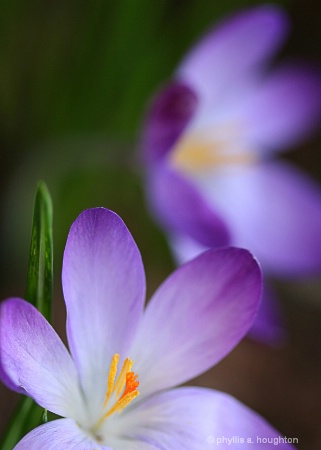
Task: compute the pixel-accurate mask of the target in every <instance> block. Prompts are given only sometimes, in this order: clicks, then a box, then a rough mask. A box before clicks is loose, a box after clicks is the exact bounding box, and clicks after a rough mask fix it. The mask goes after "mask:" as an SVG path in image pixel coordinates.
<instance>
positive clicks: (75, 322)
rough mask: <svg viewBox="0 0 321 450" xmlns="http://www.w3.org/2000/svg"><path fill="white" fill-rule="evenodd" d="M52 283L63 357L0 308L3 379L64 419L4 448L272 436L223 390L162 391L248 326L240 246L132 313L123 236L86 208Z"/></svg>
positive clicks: (46, 333) (7, 306) (246, 276)
mask: <svg viewBox="0 0 321 450" xmlns="http://www.w3.org/2000/svg"><path fill="white" fill-rule="evenodd" d="M62 284H63V291H64V297H65V302H66V307H67V336H68V343H69V348H70V353H71V354H70V353H69V352H68V350H67V349H66V347H65V346H64V344H63V343H62V341H61V340H60V338H59V337H58V335H57V334H56V332H55V331H54V330H53V328H52V327H51V326H50V325H49V324H48V322H47V321H46V320H45V319H44V317H43V316H42V315H41V314H40V313H39V311H38V310H37V309H35V308H34V307H33V306H32V305H31V304H29V303H27V302H26V301H24V300H22V299H19V298H10V299H7V300H5V301H4V302H3V303H2V304H1V308H0V358H1V359H0V361H1V366H0V367H1V378H2V380H3V382H4V383H5V384H6V385H7V386H8V387H10V388H12V389H14V390H16V391H19V392H21V393H23V394H26V395H29V396H31V397H32V398H34V399H35V401H36V402H37V403H38V404H39V405H41V406H42V407H44V408H47V409H48V410H49V411H52V412H54V413H56V414H58V415H60V416H62V417H64V418H62V419H58V420H55V421H52V422H49V423H46V424H44V425H42V426H40V427H38V428H36V429H34V430H33V431H31V432H30V433H29V434H28V435H27V436H26V437H24V438H23V439H22V440H21V441H20V442H19V443H18V444H17V446H16V447H15V449H16V450H23V449H25V450H30V449H33V450H43V449H46V450H50V449H55V450H68V449H73V450H76V449H79V450H94V449H96V450H98V449H101V450H102V449H104V450H138V449H139V450H152V449H160V448H162V449H164V450H165V449H166V450H172V449H175V450H180V449H182V450H183V449H184V450H199V449H204V448H213V443H215V439H217V438H218V437H223V436H224V437H225V438H227V437H228V438H230V439H232V438H233V436H242V438H243V437H244V438H246V439H252V440H253V442H255V443H256V442H257V436H259V437H260V436H261V437H264V438H265V439H267V438H270V439H272V438H275V439H276V438H278V433H277V432H276V431H275V430H273V429H272V428H271V427H270V426H269V425H268V424H267V423H266V422H265V421H264V420H263V419H262V418H260V416H258V415H257V414H256V413H254V412H253V411H251V410H250V409H248V408H247V407H245V406H243V405H242V404H241V403H239V402H238V401H237V400H235V399H234V398H232V397H230V396H229V395H227V394H224V393H221V392H217V391H214V390H211V389H205V388H198V387H180V388H175V389H172V388H173V387H174V386H176V385H178V384H180V383H184V382H185V381H187V380H189V379H190V378H192V377H195V376H197V375H199V374H200V373H202V372H204V371H205V370H207V369H209V368H210V367H211V366H213V364H215V363H216V362H218V361H219V360H220V359H221V358H223V357H224V356H225V355H226V354H227V353H228V352H229V351H230V350H231V349H232V348H233V347H234V346H235V345H236V344H237V343H238V342H239V340H240V339H241V338H242V336H243V335H244V334H245V333H246V331H247V329H248V327H249V326H250V324H251V322H252V320H253V317H254V315H255V312H256V309H257V304H258V301H259V297H260V290H261V274H260V269H259V267H258V264H257V263H256V261H255V260H254V259H253V257H252V256H251V255H250V254H249V253H248V252H247V251H246V250H241V249H236V248H225V249H218V250H210V251H208V252H206V253H204V254H202V255H200V256H199V257H197V258H196V259H195V260H193V261H191V262H189V263H187V264H185V265H184V266H182V267H180V268H179V269H178V270H177V271H176V272H174V273H173V274H172V275H171V276H170V277H169V278H168V279H167V280H166V281H165V282H164V283H163V284H162V285H161V286H160V288H159V289H158V290H157V291H156V292H155V294H154V296H153V298H152V299H151V301H150V303H149V304H148V306H147V308H146V310H145V311H143V306H144V296H145V277H144V269H143V264H142V260H141V256H140V253H139V251H138V249H137V247H136V245H135V242H134V240H133V238H132V236H131V235H130V233H129V231H128V230H127V228H126V226H125V225H124V223H123V222H122V221H121V219H120V218H119V217H118V216H117V215H116V214H115V213H113V212H111V211H108V210H106V209H104V208H96V209H91V210H86V211H84V212H83V213H82V214H81V215H80V216H79V217H78V219H77V220H76V221H75V223H74V224H73V225H72V227H71V230H70V233H69V236H68V240H67V244H66V249H65V253H64V261H63V271H62ZM228 445H229V444H228V443H227V441H226V444H224V445H223V444H222V445H220V448H222V449H225V448H230V447H228ZM264 445H265V444H264V443H262V444H261V443H258V444H256V445H255V448H262V449H263V448H265V447H264ZM279 445H280V448H282V449H290V448H292V446H291V445H288V444H287V443H283V444H279ZM233 448H239V445H235V446H234V447H233ZM242 448H243V447H242Z"/></svg>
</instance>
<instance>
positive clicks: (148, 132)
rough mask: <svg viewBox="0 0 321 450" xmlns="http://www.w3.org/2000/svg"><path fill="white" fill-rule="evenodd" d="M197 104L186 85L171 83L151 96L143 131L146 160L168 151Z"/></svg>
mask: <svg viewBox="0 0 321 450" xmlns="http://www.w3.org/2000/svg"><path fill="white" fill-rule="evenodd" d="M196 107H197V99H196V96H195V94H194V92H193V91H192V90H191V89H190V88H189V87H188V86H187V85H185V84H183V83H180V82H178V81H176V82H172V83H171V84H169V85H168V86H166V87H165V88H163V89H162V90H161V91H160V92H159V93H158V94H157V95H156V97H155V98H154V99H153V101H152V103H151V106H150V108H149V111H148V115H147V118H146V123H145V127H144V132H143V142H142V147H143V159H144V161H145V163H152V162H155V161H158V160H160V159H162V158H164V156H165V155H166V154H167V153H168V152H169V151H170V150H171V148H172V146H173V145H174V144H175V143H176V141H177V139H178V138H179V136H180V135H181V133H182V132H183V130H184V129H185V127H186V125H187V124H188V122H189V121H190V119H191V117H192V116H193V113H194V111H195V109H196Z"/></svg>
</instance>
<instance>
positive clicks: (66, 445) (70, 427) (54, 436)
mask: <svg viewBox="0 0 321 450" xmlns="http://www.w3.org/2000/svg"><path fill="white" fill-rule="evenodd" d="M30 449H32V450H44V449H46V450H93V449H95V450H113V449H112V448H111V447H108V446H101V445H98V444H97V442H95V441H94V440H92V439H90V438H89V436H88V435H86V434H85V433H84V432H83V431H82V430H81V429H80V428H79V427H78V426H77V425H76V423H75V422H74V421H73V420H70V419H59V420H54V421H52V422H48V423H46V424H44V425H42V426H40V427H38V428H35V429H34V430H32V431H31V432H30V433H28V434H27V435H26V436H25V437H24V438H23V439H22V440H21V441H20V442H19V443H18V444H17V445H16V446H15V448H14V450H30Z"/></svg>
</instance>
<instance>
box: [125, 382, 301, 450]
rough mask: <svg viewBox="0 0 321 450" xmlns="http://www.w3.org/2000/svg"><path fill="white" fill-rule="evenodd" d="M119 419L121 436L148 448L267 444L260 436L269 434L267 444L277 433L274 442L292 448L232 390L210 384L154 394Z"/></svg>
mask: <svg viewBox="0 0 321 450" xmlns="http://www.w3.org/2000/svg"><path fill="white" fill-rule="evenodd" d="M121 420H122V421H123V422H124V424H123V428H124V429H125V430H126V431H125V436H126V437H127V438H128V439H130V440H136V441H138V442H139V443H140V442H142V443H145V444H146V443H147V444H149V445H150V447H147V448H148V449H149V448H150V449H154V448H155V449H156V448H157V449H160V448H161V449H165V448H166V449H175V450H200V449H207V448H208V449H210V448H216V447H219V448H220V449H222V450H229V449H231V448H233V449H240V450H242V449H243V448H251V447H253V448H254V449H255V450H257V449H262V450H265V449H266V448H268V447H269V445H268V444H267V443H266V442H265V443H264V442H263V443H262V442H260V441H259V439H260V438H261V439H262V438H266V439H268V438H269V439H270V448H271V447H272V445H276V444H274V443H275V442H276V440H277V439H278V444H277V445H278V448H280V449H282V450H290V449H294V447H293V446H292V445H290V444H286V443H282V441H281V440H280V439H281V435H280V433H279V432H277V431H276V430H275V429H274V428H273V427H272V426H271V425H269V424H268V423H267V422H266V421H265V420H264V419H263V418H262V417H260V416H259V415H258V414H257V413H255V412H254V411H252V410H250V409H249V408H247V407H246V406H244V405H242V403H240V402H238V401H237V400H236V399H234V398H233V397H231V396H230V395H227V394H225V393H222V392H218V391H214V390H212V389H204V388H193V387H192V388H191V387H184V388H178V389H173V390H171V391H167V392H162V393H159V394H156V395H154V396H151V397H149V398H147V399H145V400H144V401H143V402H140V404H138V405H137V406H136V407H135V408H132V410H131V411H128V413H127V414H124V415H123V417H122V418H121ZM223 438H225V440H224V439H223ZM242 439H244V441H243V442H242ZM271 439H273V441H272V443H271ZM123 448H124V449H127V447H126V446H124V447H123Z"/></svg>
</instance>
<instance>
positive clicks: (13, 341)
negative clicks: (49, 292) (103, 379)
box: [0, 298, 84, 418]
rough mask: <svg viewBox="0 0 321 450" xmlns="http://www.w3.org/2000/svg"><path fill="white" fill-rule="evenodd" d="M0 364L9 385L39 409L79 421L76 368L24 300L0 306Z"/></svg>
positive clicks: (80, 408) (60, 342) (36, 312)
mask: <svg viewBox="0 0 321 450" xmlns="http://www.w3.org/2000/svg"><path fill="white" fill-rule="evenodd" d="M0 360H1V365H2V368H3V370H4V371H5V373H6V374H7V377H8V378H9V379H10V380H11V382H12V383H13V384H14V385H17V386H19V387H20V388H22V389H23V391H24V393H25V394H27V395H29V396H30V397H32V398H34V399H35V401H36V402H37V403H39V405H41V406H43V407H44V408H47V409H48V410H49V411H52V412H54V413H56V414H59V415H61V416H71V417H75V418H79V417H81V411H82V410H83V409H84V408H83V403H82V398H81V394H80V390H79V383H78V375H77V371H76V367H75V365H74V363H73V361H72V359H71V357H70V355H69V353H68V351H67V349H66V347H65V346H64V344H63V343H62V341H61V340H60V338H59V336H58V335H57V334H56V332H55V331H54V329H53V328H52V327H51V326H50V325H49V323H48V322H47V321H46V319H45V318H44V317H43V316H42V315H41V314H40V313H39V311H38V310H37V309H36V308H35V307H34V306H32V305H31V304H30V303H28V302H26V301H25V300H21V299H19V298H11V299H8V300H6V301H4V302H3V303H2V304H1V309H0ZM9 387H10V386H9Z"/></svg>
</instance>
